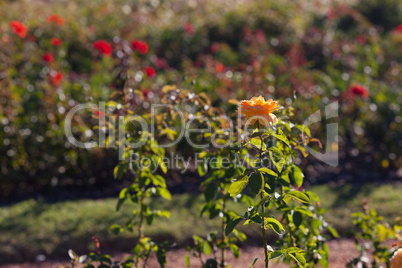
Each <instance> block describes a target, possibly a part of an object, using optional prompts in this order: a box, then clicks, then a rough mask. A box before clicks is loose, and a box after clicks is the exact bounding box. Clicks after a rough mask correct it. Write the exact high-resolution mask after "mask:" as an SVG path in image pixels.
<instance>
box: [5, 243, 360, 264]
mask: <svg viewBox="0 0 402 268" xmlns="http://www.w3.org/2000/svg"><path fill="white" fill-rule="evenodd" d="M328 247H329V249H330V257H329V262H330V265H329V267H331V268H338V267H345V265H346V263H347V261H348V260H349V259H350V258H353V257H357V256H358V252H357V250H356V248H355V245H354V242H353V240H351V239H337V240H332V241H329V242H328ZM187 253H188V251H187V250H186V249H175V250H172V251H169V252H168V253H167V265H166V268H184V267H186V264H185V255H186V254H187ZM263 255H264V252H263V249H262V247H255V246H249V247H246V248H242V249H241V256H240V258H239V259H236V258H234V257H233V255H232V254H231V253H230V252H228V253H227V262H228V264H229V265H230V267H231V268H247V267H250V266H251V263H252V262H253V260H254V259H255V258H258V261H257V263H256V265H255V268H262V267H264V257H263ZM127 256H128V254H125V253H120V254H114V259H115V260H123V259H124V258H125V257H127ZM204 261H205V259H204ZM68 265H69V262H68V257H67V256H66V259H65V260H60V261H44V262H40V263H20V264H6V265H4V266H2V268H54V267H61V266H68ZM81 267H83V265H82V264H80V265H78V267H77V268H81ZM148 267H150V268H157V267H160V266H159V265H158V262H157V260H156V258H155V256H152V258H151V259H150V261H149V266H148ZM190 267H192V268H201V264H200V260H199V259H198V258H196V257H193V256H190ZM269 267H270V268H283V267H289V266H288V265H285V264H276V263H274V262H272V264H271V263H270V266H269Z"/></svg>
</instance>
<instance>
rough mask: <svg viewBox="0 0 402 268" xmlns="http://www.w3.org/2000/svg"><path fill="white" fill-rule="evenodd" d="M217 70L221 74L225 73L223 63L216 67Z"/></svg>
mask: <svg viewBox="0 0 402 268" xmlns="http://www.w3.org/2000/svg"><path fill="white" fill-rule="evenodd" d="M215 70H216V71H217V72H218V73H221V72H223V71H224V70H225V65H223V64H222V63H218V64H216V66H215Z"/></svg>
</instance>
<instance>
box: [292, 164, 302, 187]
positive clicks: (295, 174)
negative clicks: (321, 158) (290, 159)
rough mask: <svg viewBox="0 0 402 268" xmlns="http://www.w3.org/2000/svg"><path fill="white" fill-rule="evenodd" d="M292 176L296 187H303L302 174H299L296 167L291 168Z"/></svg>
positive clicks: (299, 171)
mask: <svg viewBox="0 0 402 268" xmlns="http://www.w3.org/2000/svg"><path fill="white" fill-rule="evenodd" d="M292 175H293V179H294V180H295V183H296V186H297V187H300V186H302V185H303V177H304V175H303V173H302V172H301V170H300V168H298V167H297V166H293V167H292Z"/></svg>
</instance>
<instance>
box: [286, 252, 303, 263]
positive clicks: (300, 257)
mask: <svg viewBox="0 0 402 268" xmlns="http://www.w3.org/2000/svg"><path fill="white" fill-rule="evenodd" d="M288 255H289V256H290V257H292V258H293V259H295V260H296V261H297V262H298V263H299V264H300V265H301V266H304V265H306V259H305V258H304V256H303V255H302V254H300V253H289V254H288Z"/></svg>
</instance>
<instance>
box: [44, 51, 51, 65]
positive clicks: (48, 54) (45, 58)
mask: <svg viewBox="0 0 402 268" xmlns="http://www.w3.org/2000/svg"><path fill="white" fill-rule="evenodd" d="M42 59H43V60H44V61H46V62H48V63H51V62H53V55H52V54H50V53H45V54H43V56H42Z"/></svg>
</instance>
